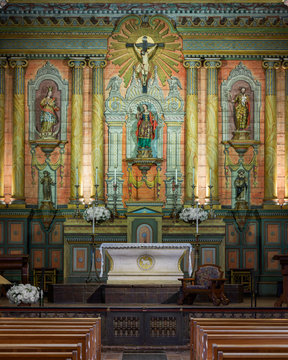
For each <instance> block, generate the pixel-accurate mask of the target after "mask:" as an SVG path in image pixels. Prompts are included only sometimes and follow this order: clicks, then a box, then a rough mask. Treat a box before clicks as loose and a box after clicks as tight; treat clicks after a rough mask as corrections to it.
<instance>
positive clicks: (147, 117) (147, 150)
mask: <svg viewBox="0 0 288 360" xmlns="http://www.w3.org/2000/svg"><path fill="white" fill-rule="evenodd" d="M136 119H137V131H136V136H137V146H138V148H137V158H152V157H153V155H152V148H151V141H152V140H153V139H154V138H155V131H156V128H157V126H158V123H157V121H156V120H155V118H154V116H153V114H152V112H151V111H149V110H148V105H147V104H143V105H142V109H141V107H140V106H138V108H137V114H136Z"/></svg>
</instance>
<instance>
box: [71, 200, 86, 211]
mask: <svg viewBox="0 0 288 360" xmlns="http://www.w3.org/2000/svg"><path fill="white" fill-rule="evenodd" d="M67 207H68V209H76V208H77V203H76V200H70V203H69V204H68V205H67ZM78 207H79V209H85V204H83V203H82V202H80V204H79V206H78Z"/></svg>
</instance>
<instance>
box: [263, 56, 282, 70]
mask: <svg viewBox="0 0 288 360" xmlns="http://www.w3.org/2000/svg"><path fill="white" fill-rule="evenodd" d="M280 65H281V62H280V59H278V58H277V59H263V62H262V66H263V69H265V70H277V69H279V68H280Z"/></svg>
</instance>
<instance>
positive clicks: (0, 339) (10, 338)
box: [0, 333, 91, 360]
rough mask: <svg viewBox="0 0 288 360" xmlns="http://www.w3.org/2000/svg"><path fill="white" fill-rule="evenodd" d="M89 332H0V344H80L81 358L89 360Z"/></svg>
mask: <svg viewBox="0 0 288 360" xmlns="http://www.w3.org/2000/svg"><path fill="white" fill-rule="evenodd" d="M89 342H90V334H89V333H86V334H83V333H82V334H49V335H48V336H47V334H43V333H42V334H39V333H34V334H23V333H21V334H19V333H16V334H11V333H10V334H0V344H5V343H9V344H35V343H36V344H37V343H39V344H78V343H81V344H82V360H91V355H90V344H89Z"/></svg>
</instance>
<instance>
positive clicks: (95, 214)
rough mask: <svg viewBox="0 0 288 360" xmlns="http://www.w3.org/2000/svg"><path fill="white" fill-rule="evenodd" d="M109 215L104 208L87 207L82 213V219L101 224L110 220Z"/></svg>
mask: <svg viewBox="0 0 288 360" xmlns="http://www.w3.org/2000/svg"><path fill="white" fill-rule="evenodd" d="M110 217H111V213H110V211H109V210H108V209H106V208H105V207H104V206H94V207H89V208H88V209H86V210H85V211H84V212H83V218H84V219H85V220H86V221H87V222H90V221H93V218H94V221H95V222H102V221H106V220H108V219H110Z"/></svg>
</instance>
